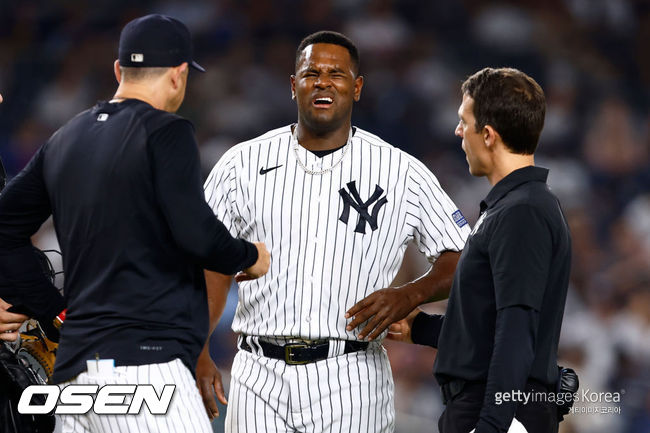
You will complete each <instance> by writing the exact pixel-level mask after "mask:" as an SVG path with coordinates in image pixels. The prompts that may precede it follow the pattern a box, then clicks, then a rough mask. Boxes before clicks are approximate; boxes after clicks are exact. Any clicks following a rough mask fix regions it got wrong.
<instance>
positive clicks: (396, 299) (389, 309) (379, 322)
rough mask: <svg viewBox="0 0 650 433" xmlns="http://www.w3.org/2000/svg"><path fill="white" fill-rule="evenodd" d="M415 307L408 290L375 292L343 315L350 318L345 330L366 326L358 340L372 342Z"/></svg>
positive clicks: (390, 289)
mask: <svg viewBox="0 0 650 433" xmlns="http://www.w3.org/2000/svg"><path fill="white" fill-rule="evenodd" d="M416 306H417V302H415V301H414V300H413V299H412V298H411V296H409V291H408V288H406V287H400V288H392V287H389V288H387V289H381V290H377V291H376V292H374V293H371V294H370V295H368V296H367V297H365V298H364V299H362V300H361V301H359V302H357V303H356V304H355V305H354V306H353V307H352V308H350V309H349V310H348V311H347V312H346V313H345V318H346V319H349V318H352V321H351V322H350V323H349V324H348V326H347V327H346V329H347V330H348V331H351V330H353V329H354V328H357V327H360V326H361V325H362V324H363V323H365V322H366V321H368V323H366V326H364V327H363V329H362V330H361V332H359V339H363V338H365V337H368V340H373V339H375V338H377V337H378V336H379V334H381V333H382V332H383V331H384V330H385V329H386V328H388V326H389V325H390V324H391V323H395V322H397V321H398V320H401V319H403V318H404V317H406V316H407V315H408V313H410V312H411V311H413V308H415V307H416Z"/></svg>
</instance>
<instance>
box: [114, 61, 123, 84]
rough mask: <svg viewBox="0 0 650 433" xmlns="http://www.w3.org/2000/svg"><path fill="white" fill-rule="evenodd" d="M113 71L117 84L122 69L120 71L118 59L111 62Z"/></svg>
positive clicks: (120, 80)
mask: <svg viewBox="0 0 650 433" xmlns="http://www.w3.org/2000/svg"><path fill="white" fill-rule="evenodd" d="M113 72H114V73H115V79H116V80H117V82H118V84H119V83H121V82H122V71H120V61H119V60H115V62H114V63H113Z"/></svg>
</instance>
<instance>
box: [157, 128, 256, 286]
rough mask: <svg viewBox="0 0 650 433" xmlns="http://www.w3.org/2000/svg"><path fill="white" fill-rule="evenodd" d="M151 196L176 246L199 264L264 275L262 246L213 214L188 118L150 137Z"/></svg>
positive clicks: (224, 271)
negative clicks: (240, 236) (233, 233)
mask: <svg viewBox="0 0 650 433" xmlns="http://www.w3.org/2000/svg"><path fill="white" fill-rule="evenodd" d="M148 145H149V152H150V158H151V161H152V166H153V168H152V170H153V176H154V186H155V189H156V198H157V200H158V203H159V204H160V207H161V210H162V212H163V214H164V215H165V218H166V220H167V223H168V225H169V227H170V230H171V232H172V235H173V236H174V239H175V241H176V242H177V243H178V245H179V246H180V247H181V248H182V249H183V250H185V251H186V252H188V253H189V254H190V255H192V256H193V257H194V258H195V260H196V261H197V262H198V263H199V264H201V265H202V266H203V267H204V268H206V269H209V270H212V271H217V272H222V273H224V274H229V275H231V274H234V273H236V272H238V271H241V270H244V269H246V271H247V272H250V274H251V275H252V276H253V277H255V278H257V277H260V276H262V275H264V274H265V273H266V271H267V270H268V266H265V262H266V261H267V259H268V257H267V255H268V254H267V253H266V249H265V248H263V245H262V247H259V246H257V247H256V245H254V244H252V243H251V242H248V241H245V240H243V239H236V238H234V237H232V236H231V234H230V233H229V232H228V230H227V229H226V227H225V226H224V225H223V223H222V222H221V221H219V220H218V219H217V218H215V217H214V214H213V213H212V211H211V210H210V207H209V206H208V205H207V203H206V201H205V197H204V194H203V188H202V186H201V174H200V173H201V171H200V162H199V153H198V147H197V145H196V141H195V139H194V131H193V129H192V126H191V124H190V123H189V122H187V121H184V120H177V121H174V122H172V123H170V124H169V125H167V126H165V127H163V128H161V129H160V130H158V131H156V132H155V133H154V134H152V135H151V137H150V139H149V143H148Z"/></svg>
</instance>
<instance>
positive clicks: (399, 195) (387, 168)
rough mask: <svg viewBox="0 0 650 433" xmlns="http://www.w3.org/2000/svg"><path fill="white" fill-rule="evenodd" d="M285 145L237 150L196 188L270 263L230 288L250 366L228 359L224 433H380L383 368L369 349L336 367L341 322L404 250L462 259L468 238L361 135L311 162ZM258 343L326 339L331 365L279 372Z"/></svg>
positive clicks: (384, 416)
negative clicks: (260, 246)
mask: <svg viewBox="0 0 650 433" xmlns="http://www.w3.org/2000/svg"><path fill="white" fill-rule="evenodd" d="M293 140H294V138H293V137H292V135H291V127H290V126H285V127H283V128H279V129H276V130H273V131H269V132H268V133H266V134H264V135H262V136H260V137H258V138H256V139H253V140H251V141H247V142H244V143H241V144H239V145H237V146H235V147H234V148H232V149H231V150H229V151H228V152H227V153H226V154H225V155H224V156H223V157H222V158H221V160H220V161H219V162H218V163H217V164H216V166H215V167H214V169H213V170H212V172H211V173H210V176H209V177H208V180H207V181H206V184H205V195H206V200H207V201H208V203H209V204H210V206H211V207H212V209H213V211H214V213H215V215H216V216H217V218H219V219H220V220H221V221H222V222H223V223H224V224H225V225H226V227H228V229H229V230H230V231H231V233H232V234H233V235H235V236H237V237H243V238H245V239H248V240H250V241H263V242H265V243H266V245H267V247H268V248H269V250H270V252H271V268H270V270H269V272H268V273H267V274H266V275H265V276H264V277H262V278H259V279H257V280H253V281H249V282H245V283H242V284H240V286H239V304H238V306H237V311H236V314H235V319H234V322H233V330H234V331H235V332H239V333H245V334H248V335H249V336H254V337H248V339H247V343H248V345H249V346H250V347H251V349H252V353H249V352H245V351H240V352H239V353H238V354H237V356H236V357H235V361H234V364H233V368H232V376H231V386H230V404H229V408H228V414H227V416H226V431H227V432H231V433H244V432H255V433H257V432H259V433H262V432H264V433H267V432H314V433H315V432H347V433H352V432H354V433H357V432H391V431H393V430H394V417H395V414H394V405H393V379H392V375H391V371H390V365H389V363H388V358H387V357H386V354H385V351H384V349H383V347H381V343H380V342H372V343H371V345H370V347H369V349H368V350H367V351H361V352H355V353H350V354H344V353H343V352H344V342H343V341H341V340H356V336H357V332H358V330H353V331H347V330H346V329H345V326H346V320H345V318H344V314H345V311H346V310H348V309H349V308H350V307H351V306H352V305H354V304H355V303H356V302H358V301H359V300H361V299H362V298H364V297H366V296H367V295H369V294H370V293H372V292H374V291H376V290H378V289H382V288H384V287H388V286H389V285H390V283H391V282H392V280H393V279H394V277H395V274H396V273H397V271H398V269H399V267H400V265H401V262H402V258H403V256H404V251H405V249H406V246H407V244H408V242H410V241H414V242H415V243H416V245H417V246H418V248H419V249H420V251H422V253H424V254H425V255H426V256H427V257H428V258H429V259H430V260H431V261H434V260H435V259H436V258H437V257H438V255H440V253H441V252H443V251H445V250H454V251H458V250H460V249H462V247H463V245H464V244H465V240H466V238H467V236H468V233H469V227H468V226H464V227H458V226H457V225H456V224H455V223H454V221H453V218H452V214H453V213H454V212H456V211H457V208H456V206H455V205H454V204H453V203H452V201H451V200H450V199H449V197H448V196H447V195H446V194H445V193H444V191H442V189H441V188H440V185H439V183H438V181H437V179H436V178H435V176H434V175H433V174H431V172H430V171H429V170H428V169H427V168H426V167H425V166H424V165H423V164H422V163H420V162H419V161H417V160H416V159H414V158H413V157H411V156H410V155H408V154H406V153H404V152H402V151H400V150H399V149H397V148H395V147H393V146H391V145H389V144H388V143H385V142H384V141H382V140H381V139H380V138H378V137H376V136H374V135H372V134H369V133H367V132H365V131H363V130H361V129H358V128H355V133H354V136H353V138H352V139H351V142H350V144H348V145H347V146H344V147H343V148H341V149H339V150H337V151H336V152H333V153H331V154H329V155H326V156H324V157H322V158H319V157H317V156H315V155H314V154H312V153H311V152H309V151H308V150H306V149H304V148H303V147H300V146H298V147H297V148H296V149H295V150H294V145H295V143H294V142H293ZM348 146H349V147H348ZM299 160H300V161H301V162H302V164H299V162H298V161H299ZM301 165H302V166H304V168H303V167H301ZM272 167H277V168H274V169H273V170H271V171H266V172H265V173H264V172H262V173H261V172H260V170H261V169H270V168H272ZM310 172H312V173H310ZM313 172H318V173H315V174H314V173H313ZM351 182H354V185H353V186H352V184H351ZM381 190H383V192H382V193H381V194H380V195H379V196H376V197H375V201H372V202H371V201H370V198H371V197H372V195H373V193H374V192H375V191H381ZM357 193H358V195H356V194H357ZM384 198H385V200H386V203H382V204H381V205H379V204H378V203H381V202H383V201H384ZM366 202H368V206H365V203H366ZM364 206H365V207H364ZM362 212H363V214H364V218H363V219H360V218H361V217H360V215H362ZM375 217H376V220H375ZM371 222H372V223H371ZM375 223H376V226H375ZM373 228H374V229H373ZM364 231H365V233H362V232H364ZM384 335H385V334H384ZM260 337H262V338H267V339H270V340H273V339H277V338H279V337H280V338H281V337H292V338H296V337H300V338H305V339H326V338H327V339H330V352H329V355H330V357H329V358H327V359H325V360H322V361H319V362H315V363H310V364H306V365H300V366H295V365H286V364H285V362H284V361H278V360H275V359H270V358H266V357H263V356H261V353H260V351H259V350H258V347H259V345H258V343H257V340H258V338H260ZM382 337H383V335H382ZM337 340H338V341H337Z"/></svg>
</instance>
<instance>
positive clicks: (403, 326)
mask: <svg viewBox="0 0 650 433" xmlns="http://www.w3.org/2000/svg"><path fill="white" fill-rule="evenodd" d="M421 312H422V310H420V309H419V308H416V309H414V310H413V311H411V312H410V313H409V315H408V316H406V317H405V318H403V319H402V320H400V321H398V322H395V323H393V324H392V325H390V326H389V327H388V335H386V338H388V339H389V340H393V341H399V342H402V343H409V344H413V338H411V329H413V320H415V316H417V315H418V314H419V313H421Z"/></svg>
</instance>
